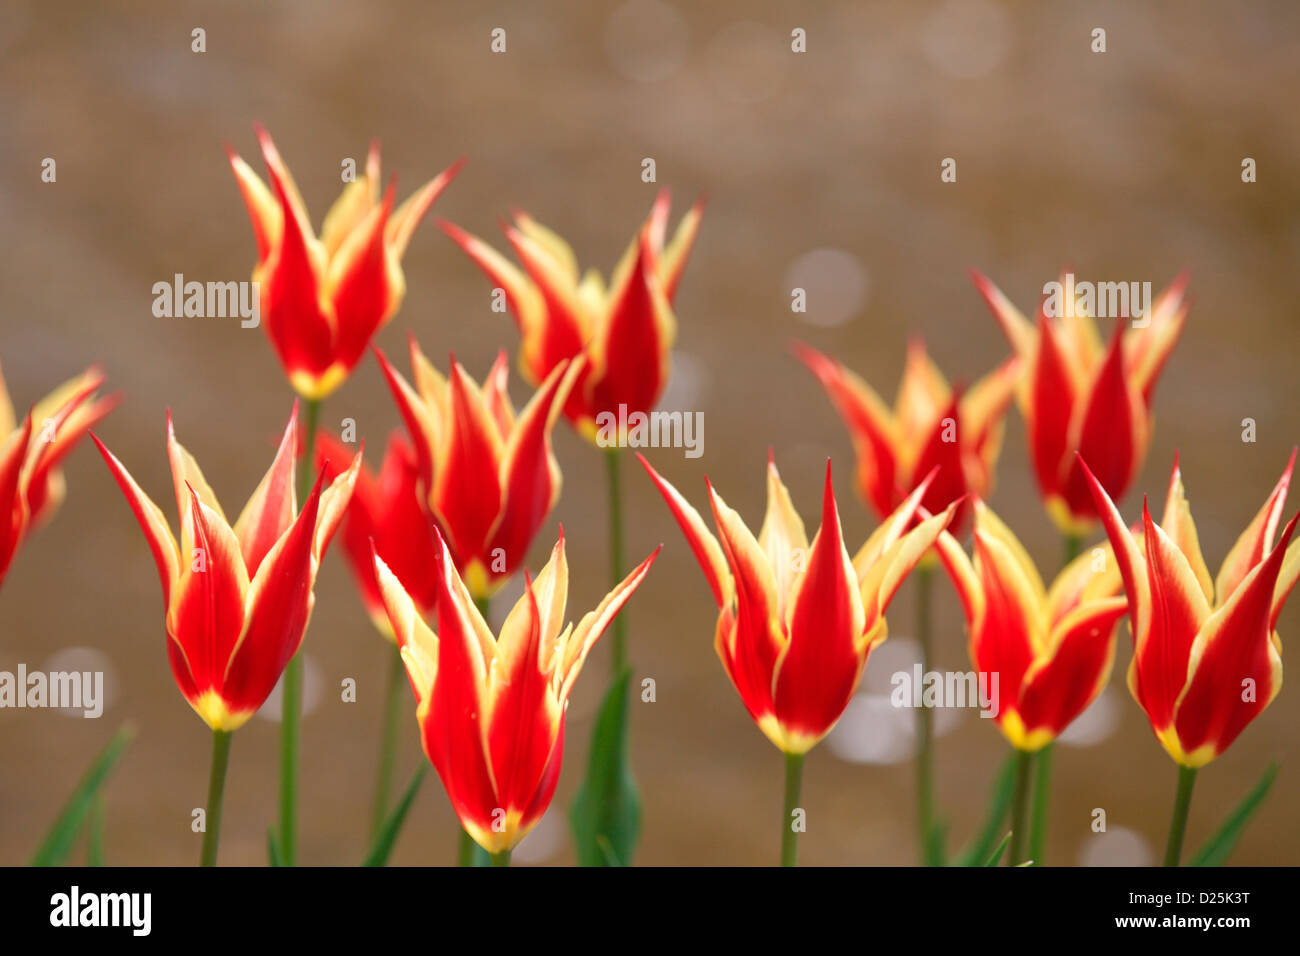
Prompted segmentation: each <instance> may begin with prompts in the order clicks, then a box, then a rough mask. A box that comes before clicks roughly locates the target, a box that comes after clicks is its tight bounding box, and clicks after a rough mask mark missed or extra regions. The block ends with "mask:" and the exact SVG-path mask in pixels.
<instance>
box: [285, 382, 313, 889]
mask: <svg viewBox="0 0 1300 956" xmlns="http://www.w3.org/2000/svg"><path fill="white" fill-rule="evenodd" d="M319 422H320V401H319V400H318V399H309V400H308V401H307V420H306V423H305V425H304V427H303V441H302V456H301V458H300V460H299V465H300V466H301V467H300V468H299V470H298V487H297V489H296V490H297V492H298V507H299V509H301V508H302V506H303V503H304V502H305V501H306V500H307V493H308V492H309V491H310V490H311V473H312V462H313V460H314V457H315V450H316V427H317V425H318V424H319ZM280 704H281V706H280V831H279V833H278V834H277V837H278V843H279V846H278V848H279V851H280V861H281V863H282V864H283V865H284V866H293V865H294V862H295V859H294V858H295V852H296V849H297V843H298V723H299V719H300V718H301V716H302V654H301V653H298V654H294V656H293V659H292V660H290V661H289V665H288V666H287V667H286V668H285V669H284V679H283V685H282V693H281V698H280Z"/></svg>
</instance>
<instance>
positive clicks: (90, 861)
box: [86, 793, 104, 866]
mask: <svg viewBox="0 0 1300 956" xmlns="http://www.w3.org/2000/svg"><path fill="white" fill-rule="evenodd" d="M103 865H104V797H103V795H102V794H98V793H97V794H95V802H94V803H93V804H92V805H91V808H90V836H89V837H88V838H87V839H86V866H103Z"/></svg>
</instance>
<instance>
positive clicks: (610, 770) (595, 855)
mask: <svg viewBox="0 0 1300 956" xmlns="http://www.w3.org/2000/svg"><path fill="white" fill-rule="evenodd" d="M631 682H632V670H631V668H628V669H626V670H624V671H623V673H622V674H620V675H619V677H618V678H617V679H616V680H615V681H614V682H613V683H612V684H611V685H610V688H609V690H608V691H607V692H606V694H605V699H604V701H603V702H602V703H601V705H600V713H599V714H598V715H597V717H596V727H595V730H594V732H593V733H592V737H591V753H590V755H589V756H588V758H587V776H586V779H584V780H583V782H582V788H581V789H580V790H579V791H578V795H577V796H576V797H575V798H574V801H573V806H572V807H570V808H569V823H570V825H571V826H572V828H573V837H574V840H575V842H576V843H577V845H578V863H579V864H580V865H582V866H628V865H629V864H630V863H631V862H632V852H633V851H634V850H635V849H636V841H637V837H638V836H639V835H640V832H641V798H640V796H638V795H637V791H636V783H635V781H633V779H632V771H631V768H630V766H629V765H628V747H627V705H628V701H627V695H628V687H629V685H630V684H631Z"/></svg>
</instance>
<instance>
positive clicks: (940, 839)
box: [925, 820, 948, 866]
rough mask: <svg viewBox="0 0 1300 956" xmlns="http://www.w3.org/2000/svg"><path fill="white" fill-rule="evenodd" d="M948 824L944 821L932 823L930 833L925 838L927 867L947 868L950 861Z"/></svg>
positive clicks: (933, 821)
mask: <svg viewBox="0 0 1300 956" xmlns="http://www.w3.org/2000/svg"><path fill="white" fill-rule="evenodd" d="M947 844H948V824H947V823H945V822H944V821H943V820H932V821H930V832H929V833H927V834H926V837H925V865H926V866H945V865H946V861H947V859H948V845H947Z"/></svg>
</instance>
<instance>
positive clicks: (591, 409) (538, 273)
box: [440, 190, 703, 440]
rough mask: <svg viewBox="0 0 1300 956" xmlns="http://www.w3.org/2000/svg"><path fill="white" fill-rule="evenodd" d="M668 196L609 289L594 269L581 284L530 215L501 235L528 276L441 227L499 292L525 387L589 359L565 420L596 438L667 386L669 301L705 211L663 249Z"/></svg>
mask: <svg viewBox="0 0 1300 956" xmlns="http://www.w3.org/2000/svg"><path fill="white" fill-rule="evenodd" d="M670 202H671V199H670V196H669V193H668V191H667V190H663V191H662V192H660V194H659V197H658V199H657V200H656V201H655V204H654V206H653V207H652V208H651V210H650V216H649V218H648V219H647V220H646V223H645V225H644V226H643V227H642V228H641V230H640V232H639V233H638V234H637V237H636V238H635V239H634V240H633V241H632V243H631V245H629V246H628V248H627V251H626V252H624V254H623V258H622V259H621V260H619V262H618V264H617V265H616V266H615V267H614V271H613V273H612V274H611V276H610V280H609V284H608V285H606V284H605V280H604V279H603V278H602V277H601V275H600V274H599V273H598V272H596V271H595V270H594V269H589V270H588V271H587V272H586V273H585V274H584V275H582V276H581V277H579V273H578V261H577V257H576V256H575V255H574V253H573V250H572V249H571V248H570V247H569V245H568V244H567V243H566V242H565V241H564V240H563V239H561V238H560V237H559V236H558V235H556V234H555V233H554V232H552V231H551V230H550V229H547V228H546V227H545V226H543V225H542V224H541V223H539V222H537V221H536V220H534V219H533V218H531V217H530V216H528V215H527V214H525V213H522V212H517V213H515V216H514V222H513V224H507V225H506V226H505V234H506V239H507V240H508V241H509V242H510V245H511V246H512V247H513V248H514V251H515V255H516V256H517V257H518V259H519V262H520V263H521V264H522V266H523V268H522V269H520V268H519V267H517V266H515V265H514V264H513V263H511V262H510V260H508V259H507V258H506V257H505V256H503V255H501V254H500V253H499V252H497V251H496V250H495V249H493V248H492V247H491V246H489V245H488V244H487V243H485V242H484V241H483V240H481V239H479V238H477V237H476V236H472V235H470V234H469V233H467V232H465V231H464V230H463V229H461V228H459V227H458V226H455V225H452V224H451V223H447V222H444V223H440V225H441V226H442V228H443V230H444V231H445V232H446V233H447V235H449V236H451V238H452V239H453V240H455V242H456V244H457V245H459V246H460V247H461V248H462V249H463V250H464V251H465V252H466V253H467V254H468V255H469V257H470V258H471V259H473V260H474V262H475V263H477V264H478V266H479V268H480V269H482V270H483V271H484V272H485V273H486V274H487V277H488V279H489V280H491V281H492V283H493V284H494V285H496V286H497V287H499V288H501V289H503V290H504V291H505V296H506V302H507V304H508V305H509V307H510V310H511V312H513V313H514V316H515V320H516V322H517V323H518V325H519V331H520V334H521V336H522V342H521V345H520V351H519V366H520V368H521V369H522V370H523V373H524V376H525V378H527V379H528V381H529V382H531V383H534V384H536V383H537V382H541V381H544V380H545V379H546V378H547V377H548V376H550V374H551V373H552V372H553V371H554V370H555V368H556V366H558V365H559V364H560V363H561V362H565V361H568V360H571V359H574V358H576V357H578V356H580V355H582V356H586V359H587V362H586V365H585V366H584V369H583V373H582V377H581V379H580V380H579V382H578V384H577V386H576V387H575V388H574V389H573V393H572V394H571V395H570V396H569V399H568V401H567V402H566V403H565V408H564V412H565V415H566V416H568V418H569V421H570V422H572V423H573V425H574V427H576V428H577V429H578V431H579V432H581V433H582V434H583V435H585V436H586V437H587V438H589V439H593V440H594V437H595V435H596V431H597V426H596V416H597V415H598V414H600V413H601V412H605V411H608V412H612V413H614V414H617V413H618V411H619V406H620V405H622V406H626V407H627V411H628V414H632V413H634V412H649V411H650V410H651V409H653V408H654V405H655V403H656V402H658V400H659V396H660V394H661V393H662V392H663V389H664V386H665V385H666V384H667V382H668V372H669V362H668V350H669V349H670V348H671V347H672V344H673V338H674V336H675V335H676V330H677V323H676V319H675V318H674V317H673V311H672V302H673V298H674V296H675V295H676V293H677V284H678V282H679V281H680V279H681V275H682V271H683V270H684V269H685V268H686V260H687V258H688V257H689V256H690V252H691V247H692V246H693V245H694V244H695V236H696V233H697V232H698V231H699V227H700V217H701V216H702V214H703V203H702V202H697V203H696V204H695V205H694V206H693V207H692V208H691V210H690V211H689V212H688V213H687V214H686V215H685V216H684V217H682V221H681V223H680V224H679V225H678V226H677V231H676V232H675V233H674V235H673V238H672V240H671V241H670V242H668V243H667V244H666V245H665V241H664V240H665V236H666V233H667V226H668V213H669V207H670Z"/></svg>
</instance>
